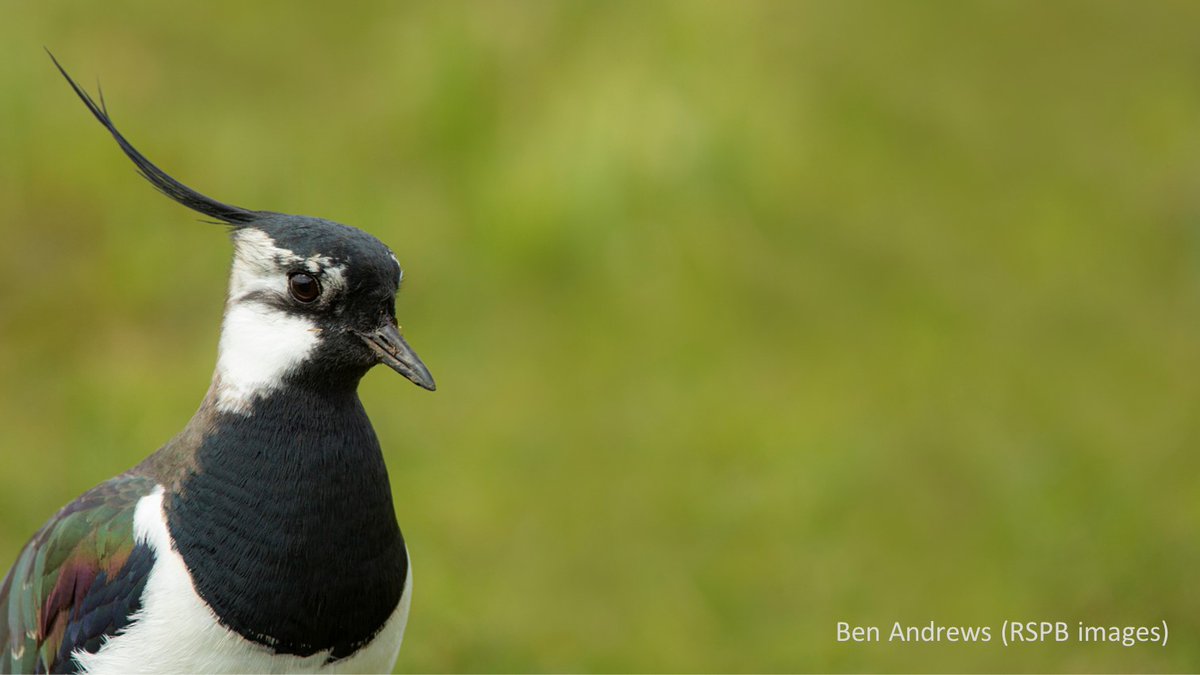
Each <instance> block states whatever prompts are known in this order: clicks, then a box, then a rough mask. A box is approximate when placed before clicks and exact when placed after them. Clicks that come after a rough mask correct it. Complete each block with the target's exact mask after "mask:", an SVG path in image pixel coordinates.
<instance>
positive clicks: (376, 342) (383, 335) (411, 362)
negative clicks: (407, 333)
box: [359, 323, 437, 391]
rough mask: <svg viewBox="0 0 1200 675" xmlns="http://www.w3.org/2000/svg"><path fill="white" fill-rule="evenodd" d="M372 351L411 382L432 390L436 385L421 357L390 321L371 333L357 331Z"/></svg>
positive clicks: (381, 360) (381, 361) (383, 362)
mask: <svg viewBox="0 0 1200 675" xmlns="http://www.w3.org/2000/svg"><path fill="white" fill-rule="evenodd" d="M359 337H361V338H362V339H363V341H364V342H366V343H367V346H369V347H370V348H371V349H372V351H374V352H375V353H376V354H378V355H379V362H380V363H382V364H384V365H386V366H387V367H388V368H391V369H392V370H394V371H396V372H397V373H400V374H401V375H403V376H404V377H407V378H408V379H409V380H411V381H412V383H413V384H415V385H417V386H418V387H421V388H422V389H428V390H429V391H433V390H435V389H437V385H436V384H434V383H433V376H432V375H430V374H429V369H428V368H426V367H425V364H424V363H421V358H420V357H419V356H417V353H416V352H414V351H413V350H412V347H409V346H408V343H407V342H405V341H404V338H402V337H400V329H399V328H398V327H397V326H396V325H395V324H392V323H388V324H384V325H383V326H381V327H380V328H379V329H378V330H376V331H374V332H371V333H359Z"/></svg>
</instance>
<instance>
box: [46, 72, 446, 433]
mask: <svg viewBox="0 0 1200 675" xmlns="http://www.w3.org/2000/svg"><path fill="white" fill-rule="evenodd" d="M50 58H51V59H54V56H53V55H51V57H50ZM54 64H55V65H56V66H58V69H59V71H60V72H61V73H62V74H63V77H65V78H66V79H67V82H69V83H70V84H71V87H72V88H73V89H74V90H75V93H76V94H78V95H79V97H80V99H82V100H83V102H84V104H86V105H87V107H88V109H89V110H91V112H92V114H93V115H94V116H95V117H96V119H98V120H99V121H100V123H101V124H103V125H104V126H105V128H107V129H108V131H109V133H111V134H112V136H113V138H114V139H116V141H117V144H118V145H120V146H121V149H122V150H123V151H124V152H125V154H126V155H127V156H128V157H129V158H130V159H131V160H132V161H133V163H134V165H135V166H136V167H137V170H138V172H139V173H141V174H142V176H144V177H145V178H146V179H147V180H148V181H150V183H151V184H153V185H154V187H155V188H157V189H158V190H159V191H160V192H162V193H163V194H166V195H167V196H168V197H170V198H172V199H174V200H175V201H177V202H179V203H180V204H183V205H184V206H187V207H188V208H190V209H193V210H195V211H198V212H200V213H203V214H205V215H207V216H209V217H212V218H215V219H217V220H218V221H220V222H222V223H224V224H227V225H229V226H230V228H231V229H230V236H231V238H232V240H233V244H234V257H233V270H232V273H231V275H230V280H229V296H228V301H227V303H226V307H225V319H224V322H223V324H222V327H221V342H220V349H219V356H218V359H217V372H216V375H215V379H214V385H215V391H216V394H217V401H216V403H217V406H218V407H219V408H221V409H224V410H227V411H230V412H240V411H245V410H248V409H249V405H250V403H251V402H252V401H253V399H254V397H255V396H259V395H263V394H266V393H268V392H270V391H271V390H273V389H277V388H281V387H286V386H300V387H309V386H311V387H337V386H354V385H356V384H357V382H358V380H359V379H360V378H361V377H362V376H363V375H364V374H365V373H366V372H367V370H369V369H370V368H371V367H372V366H374V365H376V364H380V363H382V364H385V365H387V366H388V367H390V368H392V369H393V370H395V371H396V372H398V373H400V374H401V375H403V376H404V377H406V378H408V379H409V380H411V381H412V382H413V383H415V384H416V385H418V386H420V387H423V388H425V389H429V390H431V391H432V390H433V389H434V388H435V386H434V382H433V377H432V376H431V375H430V374H429V370H428V369H426V368H425V364H423V363H422V362H421V359H420V358H418V357H417V355H416V353H415V352H413V350H412V349H411V348H410V347H409V346H408V343H407V342H406V341H405V340H404V338H403V337H401V335H400V328H399V325H398V324H397V322H396V292H397V291H398V290H399V288H400V281H401V279H402V278H403V276H404V273H403V270H402V269H401V268H400V263H399V261H398V260H397V259H396V256H395V255H394V254H393V253H392V251H391V249H389V248H388V247H387V246H385V245H384V244H383V242H381V241H379V240H378V239H376V238H375V237H373V236H371V235H369V234H367V233H365V232H363V231H361V230H358V229H355V228H353V227H349V226H347V225H342V224H340V223H335V222H332V221H328V220H322V219H320V218H311V217H307V216H292V215H286V214H282V213H274V212H270V211H254V210H250V209H244V208H241V207H238V206H232V205H230V204H225V203H222V202H219V201H217V200H215V199H212V198H210V197H206V196H204V195H202V194H200V193H198V192H196V191H195V190H192V189H191V188H189V187H187V186H186V185H183V184H182V183H180V182H179V181H177V180H175V179H174V178H172V177H171V176H169V175H167V174H166V172H164V171H162V170H161V169H159V168H158V167H157V166H155V165H154V164H153V163H151V162H150V161H149V160H148V159H146V158H145V157H144V156H143V155H142V154H141V153H140V152H138V151H137V149H135V148H134V147H133V146H132V145H131V144H130V143H129V141H127V140H126V139H125V137H124V136H123V135H122V134H121V133H120V132H119V131H117V128H116V127H115V126H114V125H113V122H112V119H111V118H110V117H109V115H108V112H107V110H106V108H105V106H104V104H103V97H101V102H100V104H99V105H97V104H96V102H95V101H93V100H92V98H91V97H90V96H89V95H88V94H87V92H85V91H84V90H83V89H82V88H80V87H79V85H78V84H76V83H75V81H74V80H72V79H71V77H70V76H69V75H68V74H67V72H66V71H65V70H63V68H62V66H61V65H59V63H58V61H57V60H55V61H54Z"/></svg>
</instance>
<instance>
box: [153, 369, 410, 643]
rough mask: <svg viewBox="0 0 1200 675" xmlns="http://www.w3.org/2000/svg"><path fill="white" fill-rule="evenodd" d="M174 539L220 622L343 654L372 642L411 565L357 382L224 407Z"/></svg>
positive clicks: (174, 504) (173, 497)
mask: <svg viewBox="0 0 1200 675" xmlns="http://www.w3.org/2000/svg"><path fill="white" fill-rule="evenodd" d="M165 506H166V511H167V518H168V524H169V526H170V530H171V534H172V536H173V537H174V540H175V546H176V547H177V548H178V550H179V553H180V554H181V555H182V556H183V559H184V561H185V562H186V563H187V566H188V569H189V570H190V571H191V574H192V580H193V582H194V583H195V585H196V590H197V591H198V592H199V594H200V596H201V597H202V598H204V600H205V602H207V603H208V604H209V605H210V606H211V607H212V609H213V610H214V611H215V612H216V614H217V616H218V618H219V619H220V620H221V623H222V624H224V625H225V626H227V627H228V628H230V629H231V630H234V631H236V632H237V633H238V634H240V635H242V636H243V637H245V638H247V639H249V640H252V641H254V642H257V643H260V644H263V645H266V646H268V647H270V648H272V649H273V650H275V651H276V652H281V653H287V654H295V655H299V656H309V655H312V654H314V653H316V652H319V651H323V650H327V649H329V650H332V654H331V657H330V658H331V660H333V659H338V658H342V657H345V656H348V655H350V654H352V653H353V652H354V651H355V650H357V649H358V648H359V647H361V646H362V645H364V644H366V643H367V642H369V641H370V640H371V639H372V638H373V637H374V636H375V635H376V633H378V632H379V630H380V629H381V628H382V627H383V624H384V623H385V622H386V621H387V619H388V617H390V616H391V614H392V612H393V611H394V610H395V609H396V606H397V603H399V601H400V595H401V592H402V591H403V587H404V581H405V577H406V575H407V572H408V556H407V554H406V552H405V548H404V538H403V537H402V536H401V534H400V528H399V527H398V526H397V524H396V516H395V512H394V510H393V507H392V492H391V487H390V485H389V483H388V475H387V468H386V467H385V466H384V463H383V456H382V454H381V453H380V449H379V441H378V439H377V438H376V437H375V431H374V429H372V428H371V423H370V421H369V420H368V419H367V415H366V411H364V410H363V407H362V403H360V402H359V400H358V396H357V394H356V393H355V391H354V388H353V387H350V388H340V387H339V388H337V390H336V391H325V392H320V391H316V390H314V389H310V388H307V387H304V388H301V387H291V388H285V389H281V390H278V391H275V392H273V393H272V394H270V395H268V396H266V397H264V398H260V399H258V400H256V401H255V403H254V405H253V408H252V409H251V414H249V415H239V414H232V413H217V414H216V415H215V417H214V418H213V420H212V426H211V427H210V428H209V429H208V430H207V432H206V433H205V434H204V437H203V440H202V441H201V442H200V446H199V448H198V450H197V455H196V463H195V471H194V472H193V473H190V474H189V475H188V476H186V477H185V478H184V479H183V480H182V481H181V482H180V484H179V489H178V490H177V491H176V492H175V493H174V494H171V493H168V495H167V496H166V505H165Z"/></svg>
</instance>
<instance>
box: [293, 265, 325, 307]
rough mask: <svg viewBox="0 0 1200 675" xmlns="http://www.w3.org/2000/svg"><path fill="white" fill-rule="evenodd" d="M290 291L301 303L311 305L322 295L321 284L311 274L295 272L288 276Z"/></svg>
mask: <svg viewBox="0 0 1200 675" xmlns="http://www.w3.org/2000/svg"><path fill="white" fill-rule="evenodd" d="M288 290H289V291H291V293H292V297H293V298H295V299H297V300H299V301H300V302H304V303H309V302H312V301H313V300H316V299H317V296H318V295H320V294H321V283H320V282H319V281H317V280H316V278H315V277H313V276H312V275H311V274H305V273H304V272H293V273H292V274H289V275H288Z"/></svg>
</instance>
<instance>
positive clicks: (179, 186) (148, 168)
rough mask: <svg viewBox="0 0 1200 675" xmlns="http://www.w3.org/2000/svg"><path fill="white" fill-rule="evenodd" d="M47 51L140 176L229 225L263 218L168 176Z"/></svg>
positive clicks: (259, 213)
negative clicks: (122, 132)
mask: <svg viewBox="0 0 1200 675" xmlns="http://www.w3.org/2000/svg"><path fill="white" fill-rule="evenodd" d="M46 53H47V54H50V60H51V61H53V62H54V66H55V67H56V68H58V72H60V73H62V75H63V77H65V78H67V83H68V84H70V85H71V88H72V89H74V90H75V93H76V94H78V95H79V98H80V99H82V100H83V103H84V105H86V106H87V107H88V110H91V111H92V114H93V115H95V116H96V119H98V120H100V123H101V124H103V125H104V128H106V129H108V132H109V133H110V134H112V137H113V138H115V139H116V140H117V145H119V146H121V150H123V151H124V152H125V155H126V156H128V157H129V159H131V160H133V164H134V166H136V167H137V170H138V173H140V174H142V177H143V178H145V179H146V180H148V181H150V184H151V185H153V186H154V187H155V188H157V189H158V191H159V192H161V193H163V194H165V195H166V196H168V197H170V198H171V199H174V200H175V201H177V202H179V203H180V204H183V205H184V206H186V207H188V208H189V209H191V210H193V211H198V212H200V213H203V214H204V215H206V216H211V217H213V218H216V219H217V220H220V221H221V222H224V223H228V224H230V225H235V226H237V225H243V224H246V223H250V222H253V221H254V220H257V219H258V218H260V217H262V215H263V214H262V213H261V212H259V211H251V210H249V209H243V208H242V207H240V206H232V205H230V204H225V203H223V202H219V201H217V200H215V199H212V198H211V197H205V196H204V195H202V194H200V193H199V192H196V191H195V190H193V189H191V188H190V187H188V186H186V185H184V184H183V183H180V182H179V181H177V180H175V179H174V178H172V177H171V176H169V175H168V174H167V172H165V171H163V170H162V169H160V168H158V167H157V166H155V165H154V163H153V162H151V161H150V160H148V159H146V157H145V156H143V155H142V153H140V152H138V151H137V148H135V147H133V145H131V144H130V143H129V141H127V140H125V137H124V136H122V135H121V132H120V131H117V127H116V126H114V125H113V121H112V118H110V117H109V116H108V108H107V106H106V105H105V104H104V93H103V92H100V105H96V102H95V101H94V100H92V97H91V96H89V95H88V93H87V92H86V91H84V90H83V89H82V88H81V87H80V86H79V85H78V84H76V83H75V80H73V79H71V76H70V75H68V74H67V71H66V70H65V69H63V67H62V64H60V63H59V62H58V59H56V58H54V54H51V53H50V50H49V49H47V50H46Z"/></svg>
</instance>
